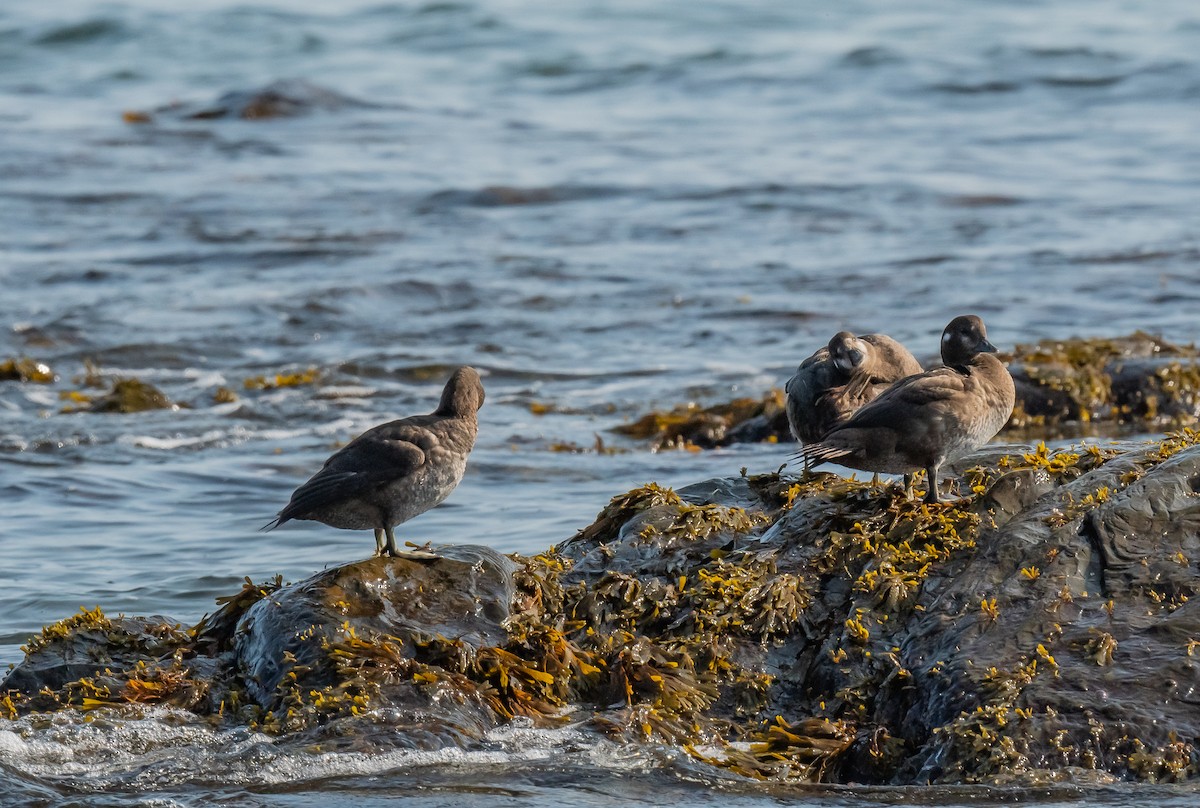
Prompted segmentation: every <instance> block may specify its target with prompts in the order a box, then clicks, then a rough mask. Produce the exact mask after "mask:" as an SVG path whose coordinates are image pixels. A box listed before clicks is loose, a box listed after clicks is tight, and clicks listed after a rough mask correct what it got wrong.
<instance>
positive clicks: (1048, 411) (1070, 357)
mask: <svg viewBox="0 0 1200 808" xmlns="http://www.w3.org/2000/svg"><path fill="white" fill-rule="evenodd" d="M1001 358H1002V359H1004V360H1005V361H1006V362H1007V363H1008V366H1009V371H1010V372H1011V373H1012V376H1013V382H1014V384H1015V386H1016V391H1017V405H1016V408H1015V410H1014V412H1013V415H1012V418H1011V419H1010V420H1009V422H1008V424H1007V426H1006V427H1005V433H1006V434H1007V435H1009V436H1010V437H1036V438H1045V439H1049V438H1063V439H1066V438H1078V437H1085V436H1103V437H1112V436H1121V435H1129V434H1133V433H1138V434H1145V433H1146V432H1150V431H1167V430H1169V429H1176V428H1179V427H1181V426H1189V425H1195V424H1196V423H1198V422H1200V352H1197V350H1196V348H1195V346H1192V345H1175V344H1172V343H1169V342H1166V341H1165V340H1163V339H1161V338H1159V337H1155V336H1151V335H1149V334H1145V333H1142V332H1140V331H1139V332H1136V333H1134V334H1130V335H1129V336H1127V337H1119V338H1115V339H1108V338H1093V339H1070V340H1043V341H1041V342H1039V343H1036V344H1032V345H1018V346H1017V347H1016V348H1015V349H1014V350H1013V351H1012V352H1011V353H1009V354H1003V355H1001ZM925 365H926V367H931V366H932V364H931V363H930V362H926V363H925ZM782 401H783V399H782V391H780V390H771V391H769V392H768V393H766V394H765V395H764V396H763V397H762V398H761V399H752V398H740V399H735V400H734V401H731V402H728V403H720V404H716V405H712V406H709V407H699V406H698V405H695V404H685V405H680V406H678V407H676V408H674V409H672V410H669V411H665V412H652V413H648V414H646V415H644V416H642V417H640V418H638V419H637V420H635V421H633V422H632V423H629V424H622V425H620V426H618V427H615V428H614V430H613V431H614V432H617V433H618V434H622V435H626V436H629V437H633V438H637V439H639V440H645V441H649V443H650V445H651V447H653V448H655V449H671V448H699V449H707V448H713V447H716V446H727V445H729V444H732V443H745V442H761V441H771V442H791V441H792V440H793V438H792V436H791V433H790V431H789V429H788V424H787V418H786V416H785V414H784V412H783V405H782Z"/></svg>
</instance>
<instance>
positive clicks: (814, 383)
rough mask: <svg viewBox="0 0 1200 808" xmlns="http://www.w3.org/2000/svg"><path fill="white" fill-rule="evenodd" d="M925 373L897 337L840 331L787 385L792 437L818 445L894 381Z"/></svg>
mask: <svg viewBox="0 0 1200 808" xmlns="http://www.w3.org/2000/svg"><path fill="white" fill-rule="evenodd" d="M920 372H921V364H920V363H919V362H918V361H917V360H916V358H915V357H913V355H912V354H911V353H909V352H908V349H907V348H905V347H904V346H903V345H901V344H900V343H898V342H896V340H894V339H892V338H891V337H889V336H887V335H885V334H863V335H862V336H860V337H856V336H855V335H854V334H851V333H850V332H849V331H840V332H838V333H837V334H834V335H833V338H832V339H830V340H829V345H828V346H827V347H824V348H821V349H820V350H819V351H817V352H816V353H814V354H813V355H812V356H810V357H809V358H808V359H805V360H804V361H803V362H801V363H800V367H799V368H798V369H797V370H796V375H794V376H792V378H791V379H789V380H788V383H787V384H786V385H785V386H784V392H785V393H786V394H787V401H786V404H785V408H786V410H787V419H788V425H789V426H790V427H791V429H792V435H794V436H795V438H796V440H798V441H800V442H801V443H816V442H817V441H819V440H821V438H823V437H825V435H826V433H828V432H829V430H831V429H833V428H834V427H835V426H837V425H838V424H841V423H843V422H844V421H845V420H846V419H847V418H849V417H850V416H851V415H853V414H854V413H855V412H856V411H858V409H859V408H860V407H862V406H863V405H864V404H866V403H867V402H869V401H872V400H874V399H875V397H876V396H878V395H879V394H880V393H882V392H883V391H884V390H886V389H887V388H888V387H890V386H891V385H892V384H894V383H895V382H897V381H899V380H900V379H903V378H904V377H905V376H911V375H913V374H914V373H920Z"/></svg>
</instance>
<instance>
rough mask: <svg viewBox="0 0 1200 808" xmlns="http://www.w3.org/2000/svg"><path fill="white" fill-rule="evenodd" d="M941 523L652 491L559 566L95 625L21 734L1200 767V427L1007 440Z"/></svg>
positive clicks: (727, 483) (921, 515)
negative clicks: (47, 718)
mask: <svg viewBox="0 0 1200 808" xmlns="http://www.w3.org/2000/svg"><path fill="white" fill-rule="evenodd" d="M960 473H961V477H960V478H959V480H958V483H959V487H960V491H959V494H960V496H962V497H963V499H960V500H957V501H954V502H950V503H946V504H942V505H936V506H926V505H924V504H922V503H920V502H910V501H907V500H905V499H904V497H903V495H902V494H901V492H900V491H899V487H898V486H897V485H895V484H892V485H890V486H887V487H879V488H876V487H872V486H871V485H869V484H867V483H864V482H859V481H856V480H845V479H841V478H838V477H835V476H833V475H829V474H817V475H813V476H811V477H810V478H807V479H801V478H798V477H789V476H780V475H777V474H765V475H749V476H746V475H743V476H740V477H733V478H724V479H713V480H708V481H705V482H702V483H697V484H695V485H691V486H688V487H686V488H682V489H680V490H678V491H671V490H668V489H663V488H660V487H658V486H655V485H653V484H651V485H647V486H644V487H642V488H638V489H635V490H633V491H630V492H627V493H625V494H622V495H621V496H618V497H616V498H614V499H613V500H612V501H611V502H610V503H609V504H608V505H607V506H606V507H605V508H604V509H603V510H602V511H601V512H600V514H599V516H598V517H597V519H596V521H595V522H594V523H593V524H592V525H590V526H588V527H587V528H585V529H583V530H581V531H579V533H577V534H576V535H575V536H574V537H572V538H571V539H569V540H567V541H565V542H564V543H563V544H561V545H560V546H558V547H555V548H551V549H550V550H548V551H547V552H545V553H542V554H539V555H535V556H528V557H524V556H505V555H501V554H499V553H496V552H495V551H493V550H490V549H487V548H485V547H472V546H449V547H441V548H438V552H439V556H438V557H437V558H435V559H431V560H411V559H404V558H397V559H384V558H373V559H368V560H364V561H358V562H354V563H350V564H346V565H344V566H340V567H336V568H332V569H327V570H324V571H322V572H320V573H317V574H316V575H314V576H312V577H311V578H309V579H308V580H305V581H302V582H299V583H296V584H289V585H283V584H282V582H281V581H280V580H278V579H277V580H275V581H273V582H268V583H265V584H253V583H251V582H250V581H247V583H246V586H245V587H244V588H243V589H242V591H240V592H238V593H235V594H233V595H231V596H230V597H228V598H225V599H222V602H221V606H220V608H219V609H218V610H217V611H216V612H215V613H213V614H211V615H208V616H206V617H205V618H204V619H203V620H201V621H200V623H199V624H197V625H196V626H193V627H192V628H190V629H183V628H181V627H179V626H178V625H176V624H174V623H173V622H172V621H170V620H167V619H165V618H162V617H117V618H109V617H107V616H105V615H104V614H103V613H102V612H100V610H99V609H95V610H91V611H81V612H80V613H79V614H77V615H75V616H73V617H70V618H67V619H66V620H63V621H61V622H60V623H56V624H54V625H51V626H47V627H46V628H45V629H44V630H43V631H42V633H41V634H40V635H39V636H37V637H35V638H33V639H32V640H31V641H30V642H29V644H28V645H27V646H26V657H25V659H24V661H23V662H21V663H20V664H18V665H16V666H15V667H14V668H13V669H12V670H11V671H10V672H9V674H8V676H7V678H6V679H5V680H4V682H3V683H2V684H0V717H4V718H7V719H9V720H13V721H16V722H25V723H24V724H19V723H18V724H12V725H10V726H21V727H23V729H21V730H20V731H25V732H36V731H37V729H36V727H37V722H36V721H32V722H31V721H29V720H27V719H25V718H23V716H27V715H30V714H35V713H45V712H52V711H53V712H65V711H75V712H76V713H77V714H79V716H80V720H81V721H82V720H85V718H86V719H90V718H92V717H94V715H95V711H112V712H114V713H132V714H138V713H139V711H141V710H143V709H144V705H162V704H165V705H172V706H173V707H174V708H175V717H174V718H173V719H172V720H174V721H186V720H194V721H196V722H205V723H208V724H213V725H216V726H226V727H230V728H235V727H244V726H249V727H251V728H254V729H257V730H259V731H264V732H268V733H273V734H276V735H278V736H279V739H278V740H279V743H282V744H287V743H295V744H297V745H298V746H299V747H302V748H304V749H310V750H320V751H330V750H338V749H352V750H362V751H365V750H377V749H380V748H389V747H393V748H394V747H398V746H399V747H409V748H437V747H441V746H445V745H447V744H458V745H462V746H470V745H472V744H473V743H476V742H477V741H478V740H479V739H480V738H481V737H482V736H483V734H484V733H486V732H487V731H488V730H489V729H490V728H492V727H494V726H496V725H498V724H502V723H504V722H506V721H509V720H512V719H513V718H514V717H516V716H526V717H528V718H530V719H532V720H533V721H534V722H535V723H537V724H540V725H555V724H561V723H567V722H571V723H574V724H577V725H579V726H581V727H584V728H589V729H591V730H593V731H595V732H596V733H598V734H603V735H604V736H607V737H609V738H613V739H616V740H618V741H623V742H627V743H630V744H639V743H653V744H666V745H671V746H676V747H678V748H680V749H683V750H686V752H687V753H688V754H690V755H691V756H692V757H694V758H695V759H696V760H697V761H698V763H697V764H696V765H700V766H704V765H709V766H712V767H714V768H713V771H714V773H717V774H719V775H720V776H741V777H749V778H764V779H771V780H786V779H796V780H805V781H821V782H838V783H848V782H854V783H891V784H912V783H1025V784H1044V783H1050V782H1056V781H1064V780H1066V781H1071V782H1092V783H1102V782H1108V781H1112V780H1118V779H1128V780H1135V781H1152V782H1174V781H1182V780H1187V779H1189V778H1192V777H1194V776H1195V775H1196V774H1197V772H1198V771H1200V753H1198V751H1197V737H1198V736H1200V709H1197V705H1198V704H1200V653H1198V652H1200V598H1196V597H1194V595H1195V593H1196V591H1197V589H1198V588H1200V573H1198V564H1200V496H1198V492H1200V434H1198V433H1196V432H1192V431H1190V430H1184V431H1182V432H1179V433H1175V434H1173V435H1170V436H1168V437H1166V438H1164V439H1162V440H1159V441H1152V442H1144V443H1123V444H1119V445H1117V444H1105V445H1100V444H1092V445H1082V446H1075V447H1069V448H1063V449H1058V450H1054V451H1051V450H1048V449H1047V448H1046V447H1045V446H1044V445H1040V444H1039V445H1038V446H1036V447H1029V446H1024V447H1011V446H1010V447H990V449H989V451H988V452H987V453H986V454H985V455H980V456H977V457H976V458H975V459H974V460H973V462H972V463H971V464H966V465H965V466H963V468H962V470H961V472H960Z"/></svg>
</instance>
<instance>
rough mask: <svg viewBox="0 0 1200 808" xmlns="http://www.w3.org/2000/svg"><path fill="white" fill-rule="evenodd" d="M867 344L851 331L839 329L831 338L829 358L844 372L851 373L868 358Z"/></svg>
mask: <svg viewBox="0 0 1200 808" xmlns="http://www.w3.org/2000/svg"><path fill="white" fill-rule="evenodd" d="M867 351H868V348H867V344H866V343H865V342H863V341H862V340H860V339H859V338H858V337H856V336H854V335H853V334H851V333H850V332H849V331H839V332H838V333H836V334H834V335H833V338H832V339H830V340H829V358H830V359H832V360H833V364H834V366H835V367H836V368H837V369H838V370H840V371H842V372H843V373H850V372H851V371H853V370H854V369H855V368H856V367H858V366H859V365H861V364H862V363H863V362H864V361H865V360H866V358H867Z"/></svg>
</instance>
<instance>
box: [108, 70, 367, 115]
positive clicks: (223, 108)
mask: <svg viewBox="0 0 1200 808" xmlns="http://www.w3.org/2000/svg"><path fill="white" fill-rule="evenodd" d="M371 106H374V105H373V104H369V103H367V102H365V101H359V100H358V99H355V98H350V97H349V96H346V95H342V94H341V93H338V92H335V91H333V90H329V89H327V88H325V87H321V86H319V85H317V84H313V83H311V82H308V81H304V80H302V79H281V80H279V81H275V82H272V83H270V84H268V85H267V86H265V87H260V88H259V89H256V90H232V91H230V92H227V93H224V94H223V95H221V96H220V97H219V98H217V99H216V100H215V101H212V102H210V103H207V104H199V103H174V104H170V105H168V106H165V107H161V108H159V109H156V110H155V111H154V112H153V113H148V112H142V111H129V112H126V113H125V114H124V118H125V121H126V123H135V124H144V123H150V122H151V121H153V120H154V116H155V115H166V116H169V117H171V118H176V119H182V120H191V121H204V120H214V119H222V118H240V119H242V120H248V121H258V120H269V119H273V118H294V117H297V116H300V115H308V114H310V113H313V112H338V111H341V110H344V109H348V108H355V107H359V108H361V107H371Z"/></svg>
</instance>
